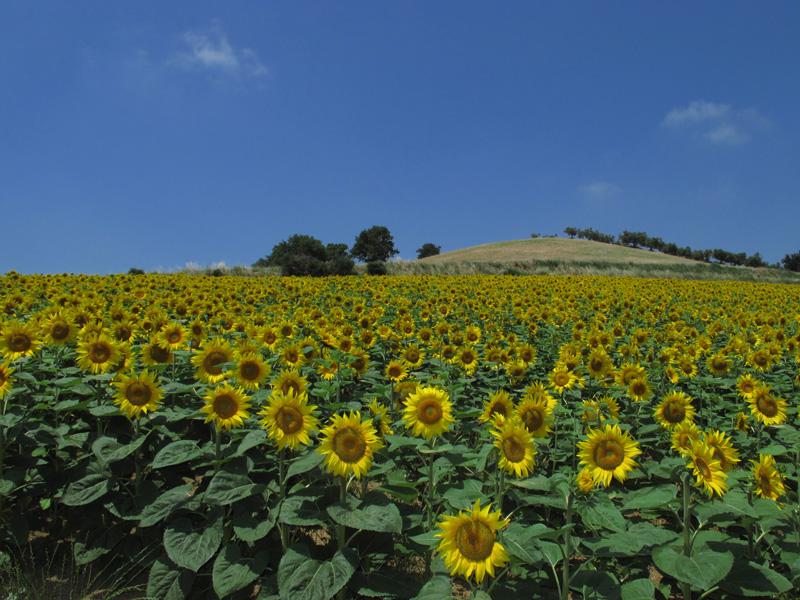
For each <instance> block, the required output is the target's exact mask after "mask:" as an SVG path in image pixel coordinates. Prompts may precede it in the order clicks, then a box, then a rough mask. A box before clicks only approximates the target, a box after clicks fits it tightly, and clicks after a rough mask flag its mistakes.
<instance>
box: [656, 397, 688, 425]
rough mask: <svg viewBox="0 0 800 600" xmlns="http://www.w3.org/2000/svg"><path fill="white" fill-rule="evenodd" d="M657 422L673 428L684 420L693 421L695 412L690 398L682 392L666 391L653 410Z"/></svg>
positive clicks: (684, 421)
mask: <svg viewBox="0 0 800 600" xmlns="http://www.w3.org/2000/svg"><path fill="white" fill-rule="evenodd" d="M653 414H654V416H655V418H656V421H658V423H659V424H660V425H661V426H662V427H664V428H666V429H675V428H676V427H678V426H679V425H681V424H683V423H686V422H690V423H691V422H693V421H694V417H695V415H696V414H697V411H696V410H695V408H694V406H693V405H692V399H691V398H690V397H689V396H687V395H686V394H685V393H684V392H678V391H672V392H668V393H667V395H666V396H664V399H663V400H662V401H661V402H660V403H659V405H658V406H656V408H655V409H654V410H653Z"/></svg>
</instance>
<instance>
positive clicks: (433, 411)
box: [417, 400, 443, 425]
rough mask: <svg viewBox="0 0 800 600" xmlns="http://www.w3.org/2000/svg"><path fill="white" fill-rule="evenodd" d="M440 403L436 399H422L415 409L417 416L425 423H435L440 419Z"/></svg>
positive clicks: (441, 414)
mask: <svg viewBox="0 0 800 600" xmlns="http://www.w3.org/2000/svg"><path fill="white" fill-rule="evenodd" d="M442 416H443V413H442V405H441V404H440V403H439V401H438V400H423V401H422V402H420V404H419V408H418V409H417V418H418V419H419V420H420V421H421V422H422V423H424V424H425V425H436V423H438V422H439V421H441V420H442Z"/></svg>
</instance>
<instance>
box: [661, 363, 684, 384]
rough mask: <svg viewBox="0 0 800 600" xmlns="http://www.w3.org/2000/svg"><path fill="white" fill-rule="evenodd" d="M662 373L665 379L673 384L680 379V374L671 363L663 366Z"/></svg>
mask: <svg viewBox="0 0 800 600" xmlns="http://www.w3.org/2000/svg"><path fill="white" fill-rule="evenodd" d="M664 375H666V376H667V379H669V382H670V383H671V384H673V385H675V384H677V383H678V382H679V381H680V380H681V374H680V373H679V372H678V369H676V368H675V367H673V366H672V365H667V366H665V367H664Z"/></svg>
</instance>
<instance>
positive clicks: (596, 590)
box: [570, 569, 620, 600]
mask: <svg viewBox="0 0 800 600" xmlns="http://www.w3.org/2000/svg"><path fill="white" fill-rule="evenodd" d="M570 587H571V588H572V589H573V590H580V592H581V594H582V596H583V597H584V598H586V599H587V600H590V599H595V598H596V599H598V600H600V599H602V600H617V598H619V594H620V589H619V581H617V578H616V577H614V576H613V575H612V574H611V573H606V572H605V571H589V570H586V569H584V570H583V571H578V572H577V573H575V577H574V578H573V579H572V581H571V582H570Z"/></svg>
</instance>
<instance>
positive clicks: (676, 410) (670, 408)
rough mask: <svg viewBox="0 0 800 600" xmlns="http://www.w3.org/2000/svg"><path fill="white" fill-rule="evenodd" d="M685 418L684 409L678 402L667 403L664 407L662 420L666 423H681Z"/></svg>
mask: <svg viewBox="0 0 800 600" xmlns="http://www.w3.org/2000/svg"><path fill="white" fill-rule="evenodd" d="M685 418H686V407H685V406H683V404H681V403H680V402H669V403H667V405H666V406H665V407H664V420H665V421H666V422H667V423H681V422H682V421H683V420H684V419H685Z"/></svg>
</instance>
